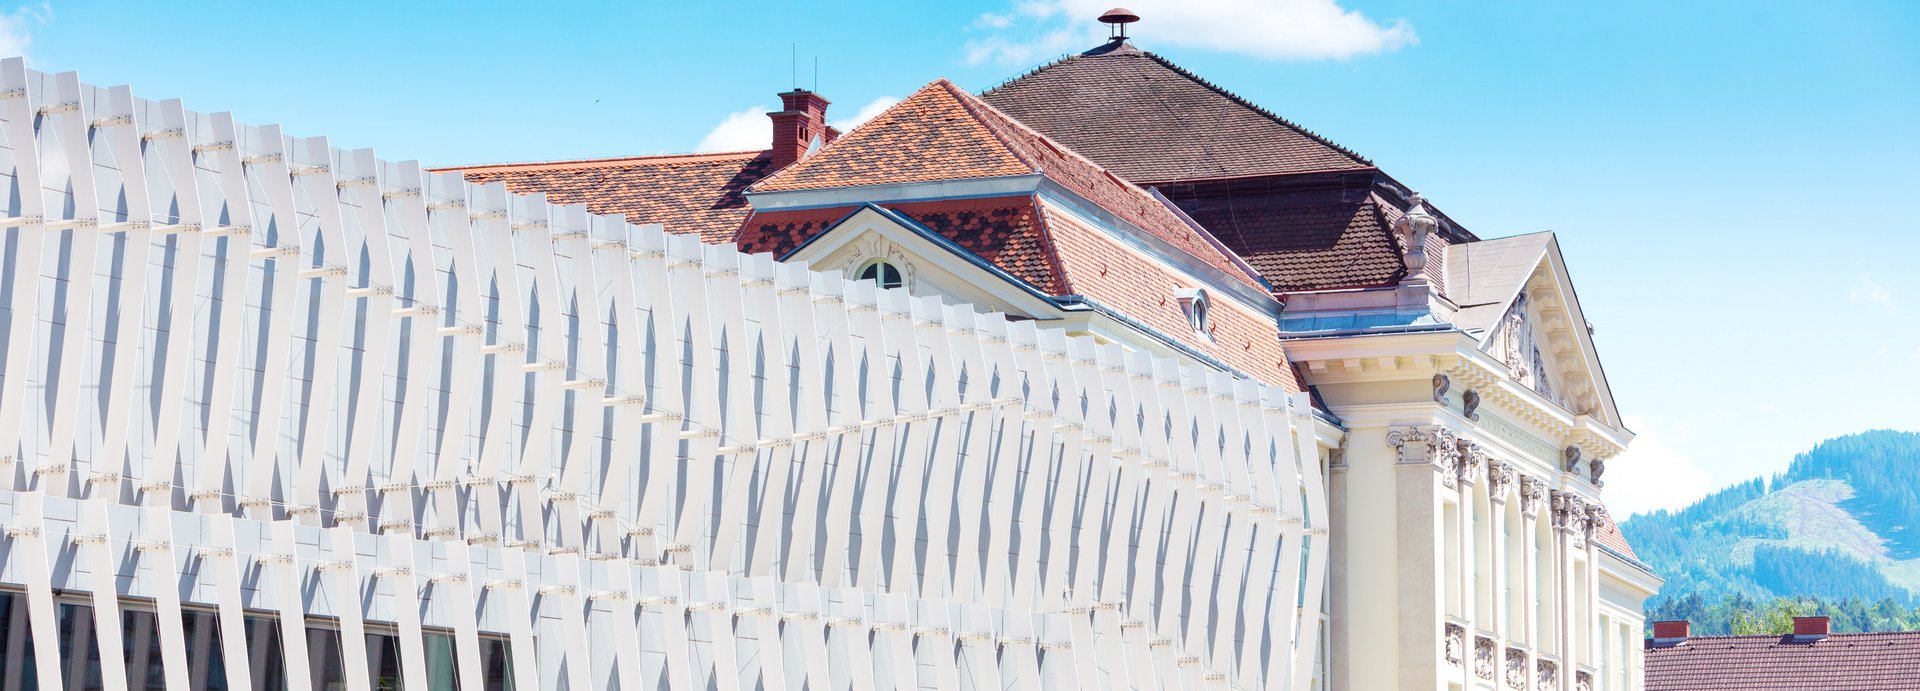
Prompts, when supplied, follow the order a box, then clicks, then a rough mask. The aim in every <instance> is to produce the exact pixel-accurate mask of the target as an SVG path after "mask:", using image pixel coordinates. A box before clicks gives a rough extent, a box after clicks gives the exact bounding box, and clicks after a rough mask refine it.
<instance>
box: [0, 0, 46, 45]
mask: <svg viewBox="0 0 1920 691" xmlns="http://www.w3.org/2000/svg"><path fill="white" fill-rule="evenodd" d="M52 20H53V6H52V5H50V4H47V3H44V2H43V3H40V4H38V5H27V6H24V7H19V8H16V9H14V10H13V11H11V12H6V11H0V57H9V58H10V57H15V56H26V55H27V51H28V49H30V48H32V47H33V31H34V30H35V29H38V28H40V25H42V24H46V23H47V22H49V21H52Z"/></svg>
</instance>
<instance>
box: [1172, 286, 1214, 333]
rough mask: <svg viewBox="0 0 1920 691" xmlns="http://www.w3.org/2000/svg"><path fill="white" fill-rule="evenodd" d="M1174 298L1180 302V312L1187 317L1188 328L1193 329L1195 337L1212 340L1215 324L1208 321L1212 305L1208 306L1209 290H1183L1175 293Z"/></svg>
mask: <svg viewBox="0 0 1920 691" xmlns="http://www.w3.org/2000/svg"><path fill="white" fill-rule="evenodd" d="M1173 296H1174V298H1175V299H1178V300H1179V301H1180V311H1181V313H1183V314H1185V315H1186V317H1187V326H1189V327H1191V328H1192V329H1193V333H1194V335H1196V336H1199V337H1201V338H1205V339H1209V340H1211V339H1212V338H1213V323H1212V322H1210V321H1208V314H1207V313H1208V311H1210V308H1211V305H1209V304H1207V289H1205V288H1181V289H1179V290H1175V291H1173Z"/></svg>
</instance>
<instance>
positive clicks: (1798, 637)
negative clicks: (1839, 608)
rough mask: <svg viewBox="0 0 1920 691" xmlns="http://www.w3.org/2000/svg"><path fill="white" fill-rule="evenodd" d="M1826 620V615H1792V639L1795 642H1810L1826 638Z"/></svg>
mask: <svg viewBox="0 0 1920 691" xmlns="http://www.w3.org/2000/svg"><path fill="white" fill-rule="evenodd" d="M1827 621H1828V620H1827V618H1826V617H1794V618H1793V641H1794V642H1795V643H1812V642H1814V641H1817V640H1821V639H1824V638H1826V637H1827Z"/></svg>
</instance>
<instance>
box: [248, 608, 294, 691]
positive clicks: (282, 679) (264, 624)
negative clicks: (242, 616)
mask: <svg viewBox="0 0 1920 691" xmlns="http://www.w3.org/2000/svg"><path fill="white" fill-rule="evenodd" d="M284 654H285V653H284V652H283V651H282V650H281V647H280V622H278V621H275V620H274V619H273V618H272V617H264V616H258V617H256V616H249V617H247V666H248V667H251V668H253V670H252V671H253V679H252V681H253V691H286V688H287V664H286V660H285V659H283V658H282V657H281V656H282V655H284Z"/></svg>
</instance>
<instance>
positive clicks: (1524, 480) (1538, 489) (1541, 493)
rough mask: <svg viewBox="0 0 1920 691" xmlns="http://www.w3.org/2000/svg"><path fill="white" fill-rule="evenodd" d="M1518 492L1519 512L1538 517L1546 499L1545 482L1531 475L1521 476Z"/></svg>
mask: <svg viewBox="0 0 1920 691" xmlns="http://www.w3.org/2000/svg"><path fill="white" fill-rule="evenodd" d="M1519 490H1520V512H1521V513H1524V514H1526V515H1528V516H1538V515H1540V507H1541V505H1543V504H1545V503H1546V499H1547V482H1546V481H1545V480H1542V479H1540V478H1537V477H1533V476H1531V475H1522V476H1520V485H1519Z"/></svg>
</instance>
